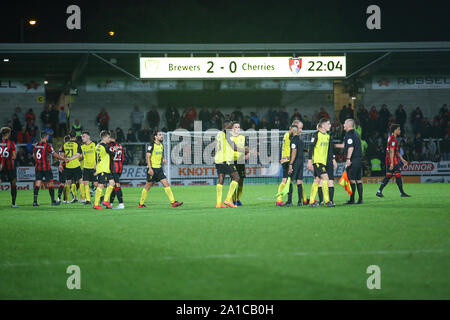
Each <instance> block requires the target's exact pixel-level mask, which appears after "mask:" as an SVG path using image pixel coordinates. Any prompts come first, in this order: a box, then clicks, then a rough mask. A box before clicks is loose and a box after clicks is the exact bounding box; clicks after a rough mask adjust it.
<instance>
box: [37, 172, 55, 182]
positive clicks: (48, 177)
mask: <svg viewBox="0 0 450 320" xmlns="http://www.w3.org/2000/svg"><path fill="white" fill-rule="evenodd" d="M36 181H46V182H50V181H53V172H52V170H47V171H36Z"/></svg>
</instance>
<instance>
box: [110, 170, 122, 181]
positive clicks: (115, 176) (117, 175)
mask: <svg viewBox="0 0 450 320" xmlns="http://www.w3.org/2000/svg"><path fill="white" fill-rule="evenodd" d="M121 175H122V172H113V173H112V176H113V179H114V182H115V183H119V182H120V181H119V180H120V176H121Z"/></svg>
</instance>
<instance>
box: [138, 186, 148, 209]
mask: <svg viewBox="0 0 450 320" xmlns="http://www.w3.org/2000/svg"><path fill="white" fill-rule="evenodd" d="M147 192H148V191H147V189H145V188H143V189H142V193H141V200H140V201H139V205H141V206H142V205H143V204H144V202H145V199H147Z"/></svg>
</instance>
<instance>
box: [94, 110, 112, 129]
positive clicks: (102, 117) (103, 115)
mask: <svg viewBox="0 0 450 320" xmlns="http://www.w3.org/2000/svg"><path fill="white" fill-rule="evenodd" d="M96 122H97V125H98V130H99V131H100V132H101V131H103V130H108V127H109V115H108V113H107V112H106V110H105V108H102V110H101V111H100V113H99V114H98V115H97V119H96Z"/></svg>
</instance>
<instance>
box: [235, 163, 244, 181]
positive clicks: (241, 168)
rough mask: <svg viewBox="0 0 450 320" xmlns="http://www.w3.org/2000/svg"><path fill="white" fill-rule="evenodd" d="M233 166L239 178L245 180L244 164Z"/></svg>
mask: <svg viewBox="0 0 450 320" xmlns="http://www.w3.org/2000/svg"><path fill="white" fill-rule="evenodd" d="M234 166H235V167H236V171H237V173H238V174H239V177H240V178H245V164H243V163H241V164H239V163H235V164H234Z"/></svg>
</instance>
